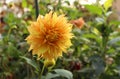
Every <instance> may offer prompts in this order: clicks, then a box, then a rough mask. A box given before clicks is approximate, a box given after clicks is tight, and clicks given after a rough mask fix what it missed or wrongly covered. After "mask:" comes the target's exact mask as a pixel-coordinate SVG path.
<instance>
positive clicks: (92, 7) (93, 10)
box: [85, 5, 102, 15]
mask: <svg viewBox="0 0 120 79" xmlns="http://www.w3.org/2000/svg"><path fill="white" fill-rule="evenodd" d="M85 8H86V9H88V11H90V13H92V14H97V15H101V14H102V8H100V7H98V6H95V5H85Z"/></svg>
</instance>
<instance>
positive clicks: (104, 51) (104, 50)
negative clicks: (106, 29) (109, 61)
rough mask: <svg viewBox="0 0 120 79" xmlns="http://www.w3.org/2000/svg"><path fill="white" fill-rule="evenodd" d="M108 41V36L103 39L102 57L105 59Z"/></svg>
mask: <svg viewBox="0 0 120 79" xmlns="http://www.w3.org/2000/svg"><path fill="white" fill-rule="evenodd" d="M107 41H108V37H107V36H103V38H102V54H101V56H102V57H105V53H106V49H107V48H106V47H107Z"/></svg>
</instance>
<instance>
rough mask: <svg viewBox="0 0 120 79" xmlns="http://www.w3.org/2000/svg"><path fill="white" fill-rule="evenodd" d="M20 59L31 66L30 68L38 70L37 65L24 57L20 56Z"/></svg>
mask: <svg viewBox="0 0 120 79" xmlns="http://www.w3.org/2000/svg"><path fill="white" fill-rule="evenodd" d="M20 58H22V59H24V60H26V62H27V63H28V64H29V65H31V66H32V67H34V68H35V69H36V70H37V71H38V70H39V66H38V65H37V63H36V62H35V61H33V60H31V59H29V58H27V57H24V56H20Z"/></svg>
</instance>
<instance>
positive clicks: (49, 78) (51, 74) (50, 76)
mask: <svg viewBox="0 0 120 79" xmlns="http://www.w3.org/2000/svg"><path fill="white" fill-rule="evenodd" d="M59 76H60V75H59V74H53V73H48V74H47V75H46V79H52V78H55V77H59Z"/></svg>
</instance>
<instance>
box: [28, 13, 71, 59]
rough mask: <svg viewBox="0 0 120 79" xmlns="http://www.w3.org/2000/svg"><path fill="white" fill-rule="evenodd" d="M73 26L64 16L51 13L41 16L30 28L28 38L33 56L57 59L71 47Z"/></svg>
mask: <svg viewBox="0 0 120 79" xmlns="http://www.w3.org/2000/svg"><path fill="white" fill-rule="evenodd" d="M71 30H72V25H71V24H70V23H68V21H67V18H66V17H64V15H60V16H57V14H56V13H53V12H50V13H48V14H46V15H45V16H44V17H42V16H39V17H38V19H37V21H36V22H32V24H31V26H30V27H28V31H29V32H30V35H29V36H28V37H27V38H26V40H27V42H28V44H30V49H29V51H30V50H32V54H33V55H35V54H37V55H38V58H43V59H47V60H52V59H57V58H58V57H59V56H62V52H66V49H67V48H68V47H70V46H71V40H70V39H71V38H72V37H73V34H72V33H71Z"/></svg>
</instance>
